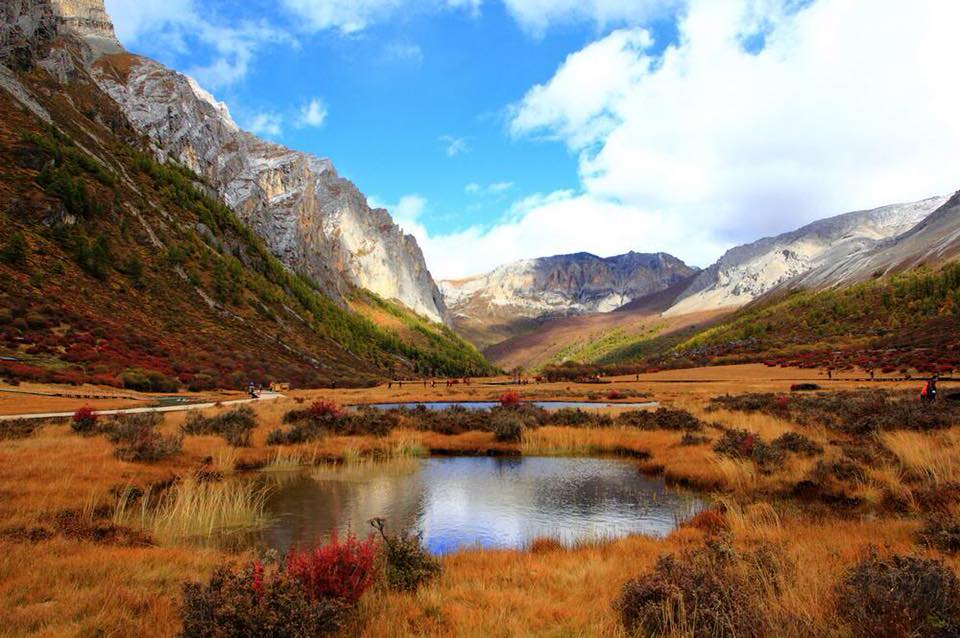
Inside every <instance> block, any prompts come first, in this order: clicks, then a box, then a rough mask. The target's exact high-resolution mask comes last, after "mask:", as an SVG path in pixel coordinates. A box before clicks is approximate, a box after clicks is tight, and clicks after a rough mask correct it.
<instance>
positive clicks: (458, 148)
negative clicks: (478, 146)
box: [440, 135, 471, 157]
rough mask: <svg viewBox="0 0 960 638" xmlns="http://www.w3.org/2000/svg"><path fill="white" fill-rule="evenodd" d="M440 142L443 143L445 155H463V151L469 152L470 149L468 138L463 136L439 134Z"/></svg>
mask: <svg viewBox="0 0 960 638" xmlns="http://www.w3.org/2000/svg"><path fill="white" fill-rule="evenodd" d="M440 143H441V144H443V148H444V152H446V154H447V157H456V156H457V155H463V154H464V153H469V152H470V150H471V148H470V140H469V139H467V138H465V137H455V136H453V135H441V136H440Z"/></svg>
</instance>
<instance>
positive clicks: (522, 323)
mask: <svg viewBox="0 0 960 638" xmlns="http://www.w3.org/2000/svg"><path fill="white" fill-rule="evenodd" d="M694 272H695V270H694V269H692V268H690V267H689V266H687V265H686V264H684V263H683V262H682V261H680V260H679V259H677V258H676V257H673V256H672V255H669V254H667V253H636V252H632V251H631V252H628V253H624V254H622V255H615V256H612V257H598V256H597V255H594V254H592V253H587V252H579V253H570V254H566V255H553V256H549V257H539V258H534V259H525V260H520V261H516V262H511V263H509V264H504V265H502V266H499V267H497V268H496V269H494V270H492V271H490V272H488V273H485V274H482V275H476V276H473V277H467V278H463V279H459V280H447V281H441V282H440V286H441V290H442V292H443V294H444V298H445V300H446V303H447V306H448V307H449V308H450V312H451V314H452V315H453V322H454V325H455V326H456V327H457V328H458V329H459V330H460V331H461V333H463V334H465V335H466V336H467V337H468V338H470V339H472V340H473V341H474V343H477V344H478V345H480V346H489V345H492V344H493V343H495V342H496V341H498V340H502V338H501V337H505V338H509V337H511V336H515V335H516V334H520V333H523V332H527V331H529V330H531V329H533V328H535V326H536V325H537V323H538V322H541V321H543V320H545V319H547V318H551V317H562V316H569V315H577V314H584V313H591V312H605V311H610V310H614V309H616V308H619V307H620V306H623V305H624V304H627V303H629V302H631V301H632V300H633V299H636V298H639V297H644V296H646V295H648V294H651V293H654V292H658V291H660V290H663V289H664V288H667V287H669V286H671V285H673V284H675V283H676V282H677V281H679V280H681V279H684V278H686V277H688V276H690V275H691V274H693V273H694Z"/></svg>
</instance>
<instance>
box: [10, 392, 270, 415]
mask: <svg viewBox="0 0 960 638" xmlns="http://www.w3.org/2000/svg"><path fill="white" fill-rule="evenodd" d="M281 397H283V395H282V394H280V393H278V392H264V393H262V394H261V395H260V396H259V397H258V398H256V399H233V400H231V401H220V402H219V404H220V405H240V404H243V403H254V402H256V401H272V400H274V399H279V398H281ZM216 405H217V403H185V404H183V405H165V406H162V407H154V408H125V409H122V410H96V411H95V412H96V413H97V414H101V415H105V416H109V415H112V414H143V413H144V412H186V411H188V410H205V409H207V408H212V407H214V406H216ZM72 416H73V412H44V413H41V414H8V415H5V416H0V421H13V420H15V419H61V418H69V417H72Z"/></svg>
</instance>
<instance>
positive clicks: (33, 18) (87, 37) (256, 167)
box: [0, 0, 447, 321]
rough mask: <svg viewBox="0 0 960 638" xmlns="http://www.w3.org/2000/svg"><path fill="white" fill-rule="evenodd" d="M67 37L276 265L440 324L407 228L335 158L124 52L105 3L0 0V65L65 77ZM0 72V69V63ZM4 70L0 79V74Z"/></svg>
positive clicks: (163, 157)
mask: <svg viewBox="0 0 960 638" xmlns="http://www.w3.org/2000/svg"><path fill="white" fill-rule="evenodd" d="M58 36H68V37H72V38H73V39H74V40H73V41H74V42H79V43H80V44H81V47H80V53H81V55H82V59H83V62H82V64H84V65H85V66H86V67H87V68H86V70H87V71H88V72H89V74H90V76H91V77H92V78H93V79H94V81H95V82H96V83H97V85H98V86H99V88H100V89H101V90H102V91H104V92H105V93H106V94H107V95H109V96H110V97H111V98H112V99H113V100H114V101H115V102H116V103H117V104H118V105H119V106H120V109H121V111H122V112H123V114H124V116H125V117H126V119H127V120H128V121H129V123H130V124H131V125H132V126H133V128H134V129H136V131H137V132H138V133H140V134H141V135H143V136H144V137H145V138H146V139H148V140H149V142H150V144H151V146H152V150H153V152H154V154H155V155H156V157H157V159H159V160H160V161H170V160H172V161H175V162H177V163H179V164H181V165H183V166H186V167H188V168H190V169H191V170H193V171H194V172H195V173H197V174H198V175H200V176H201V178H202V179H203V181H204V182H205V185H206V186H207V187H209V188H210V189H211V190H212V191H213V192H215V193H216V195H217V196H218V197H219V198H220V199H221V200H222V201H224V202H225V203H226V204H228V205H229V206H230V207H231V208H233V209H234V210H235V211H236V212H237V214H238V216H239V217H240V218H241V219H242V220H243V221H244V222H245V223H246V224H247V225H249V226H250V227H251V228H252V229H253V230H254V231H255V232H256V233H257V234H258V235H260V237H261V238H262V239H263V240H264V241H265V243H266V244H267V246H268V247H269V248H270V250H271V252H273V253H274V255H276V256H277V257H279V258H280V259H281V260H282V261H283V263H284V264H285V265H286V266H287V267H289V268H291V269H292V270H295V271H297V272H299V273H301V274H303V275H306V276H308V277H310V278H311V279H313V280H315V281H316V282H317V283H318V284H319V285H320V286H321V288H322V289H323V290H324V291H325V292H326V293H327V294H328V295H329V296H331V297H332V298H333V299H334V300H336V301H338V302H339V303H340V304H341V305H343V306H346V305H347V302H348V298H349V295H350V291H351V289H353V288H354V287H360V288H366V289H368V290H370V291H372V292H374V293H376V294H377V295H379V296H381V297H384V298H387V299H393V300H396V301H399V302H400V303H402V304H404V305H405V306H407V307H408V308H410V309H412V310H414V311H416V312H417V313H419V314H421V315H424V316H426V317H428V318H430V319H432V320H435V321H444V320H445V319H446V316H447V315H446V307H445V306H444V303H443V298H442V296H441V294H440V291H439V289H438V288H437V286H436V283H435V282H434V281H433V278H432V277H431V275H430V272H429V271H428V269H427V266H426V264H425V263H424V259H423V254H422V253H421V251H420V248H419V246H417V243H416V240H414V239H413V237H410V236H408V235H404V234H403V232H401V230H400V229H399V227H398V226H397V225H396V224H395V223H394V222H393V220H392V219H391V217H390V215H389V214H388V213H387V212H386V211H383V210H371V209H370V207H369V206H368V205H367V200H366V197H365V196H364V195H363V194H362V193H361V192H360V190H359V189H358V188H357V187H356V186H355V185H354V184H353V183H351V182H350V181H348V180H346V179H344V178H342V177H340V176H339V175H338V174H337V172H336V171H335V170H334V168H333V164H332V163H331V161H330V160H328V159H325V158H320V157H315V156H313V155H310V154H307V153H302V152H298V151H295V150H291V149H289V148H285V147H283V146H281V145H279V144H275V143H272V142H268V141H265V140H262V139H260V138H257V137H256V136H254V135H251V134H249V133H246V132H244V131H242V130H241V129H240V127H238V126H237V124H236V123H235V122H234V121H233V119H232V118H231V117H230V113H229V111H228V110H227V107H226V106H225V105H224V104H223V103H221V102H218V101H217V100H216V99H215V98H214V97H213V96H212V95H211V94H210V93H208V92H207V91H205V90H204V89H203V88H201V87H200V86H199V85H198V84H197V82H195V81H194V80H193V79H192V78H189V77H187V76H185V75H183V74H180V73H177V72H175V71H172V70H171V69H168V68H166V67H164V66H163V65H161V64H159V63H157V62H154V61H153V60H149V59H146V58H142V57H139V56H136V55H132V54H130V53H128V52H126V51H125V50H124V49H123V47H122V46H121V45H120V43H119V42H118V41H117V39H116V35H115V33H114V28H113V24H112V21H111V19H110V17H109V15H108V14H107V12H106V9H105V7H104V3H103V0H2V3H0V63H2V64H6V65H7V66H8V67H10V68H11V69H14V70H21V69H28V68H31V67H32V66H33V65H34V64H39V65H40V66H43V67H44V68H45V69H47V71H49V72H50V73H51V74H52V75H54V76H56V77H58V78H59V79H60V81H61V82H64V83H68V82H71V81H72V79H71V78H72V77H73V75H74V74H73V71H74V70H75V66H74V65H75V64H77V63H76V62H74V58H73V56H71V55H68V54H67V53H66V48H64V47H62V46H60V45H58V44H56V42H55V41H56V40H57V38H58ZM0 70H2V69H0ZM0 79H3V78H2V77H0Z"/></svg>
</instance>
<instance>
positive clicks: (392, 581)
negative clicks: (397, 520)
mask: <svg viewBox="0 0 960 638" xmlns="http://www.w3.org/2000/svg"><path fill="white" fill-rule="evenodd" d="M385 523H386V521H384V519H382V518H375V519H373V520H371V521H370V524H371V525H373V527H374V529H376V530H377V531H378V532H380V536H381V537H382V538H383V550H384V551H383V553H384V559H385V563H386V565H385V567H386V578H387V585H388V586H389V587H390V588H391V589H394V590H396V591H406V592H412V591H416V590H417V589H418V588H419V587H420V585H422V584H424V583H426V582H428V581H430V580H432V579H434V578H436V577H437V576H438V575H439V574H440V570H441V566H440V561H438V560H437V559H436V558H434V557H433V556H431V555H430V554H429V553H428V552H427V551H426V550H425V549H424V548H423V539H422V537H421V536H420V535H419V534H415V535H396V536H395V535H391V534H387V533H386V531H385V529H384V528H385Z"/></svg>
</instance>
